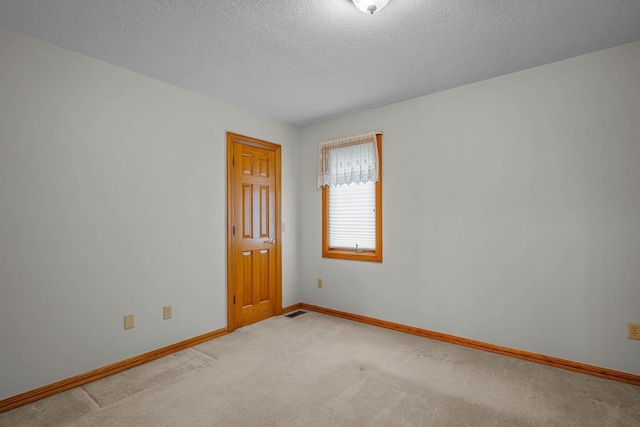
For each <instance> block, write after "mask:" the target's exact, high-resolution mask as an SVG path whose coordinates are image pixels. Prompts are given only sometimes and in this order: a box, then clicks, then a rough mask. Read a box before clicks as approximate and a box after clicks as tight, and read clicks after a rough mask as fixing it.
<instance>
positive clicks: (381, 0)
mask: <svg viewBox="0 0 640 427" xmlns="http://www.w3.org/2000/svg"><path fill="white" fill-rule="evenodd" d="M352 1H353V4H354V5H355V6H356V7H357V8H358V9H360V10H361V11H363V12H364V13H370V14H372V15H373V14H374V13H376V12H377V11H379V10H382V8H383V7H385V6H386V5H387V3H389V0H352Z"/></svg>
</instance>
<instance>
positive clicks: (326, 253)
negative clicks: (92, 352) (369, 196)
mask: <svg viewBox="0 0 640 427" xmlns="http://www.w3.org/2000/svg"><path fill="white" fill-rule="evenodd" d="M376 143H377V147H378V182H376V249H375V250H374V251H364V252H362V253H357V252H356V251H354V250H345V249H331V248H330V247H329V187H327V186H324V187H322V257H323V258H339V259H348V260H353V261H371V262H382V135H381V134H378V135H376Z"/></svg>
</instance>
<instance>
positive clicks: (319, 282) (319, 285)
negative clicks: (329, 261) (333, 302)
mask: <svg viewBox="0 0 640 427" xmlns="http://www.w3.org/2000/svg"><path fill="white" fill-rule="evenodd" d="M318 287H319V288H321V287H322V279H318Z"/></svg>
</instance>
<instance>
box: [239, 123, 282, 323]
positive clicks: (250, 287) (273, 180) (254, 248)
mask: <svg viewBox="0 0 640 427" xmlns="http://www.w3.org/2000/svg"><path fill="white" fill-rule="evenodd" d="M227 157H228V162H227V164H228V168H229V170H228V174H227V180H228V197H227V198H228V200H227V203H228V232H227V234H228V239H227V242H228V245H227V258H228V262H227V264H228V276H229V277H228V282H229V283H228V286H227V289H228V295H229V298H228V310H229V311H228V313H229V330H230V331H233V330H234V329H237V328H239V327H242V326H245V325H249V324H251V323H255V322H258V321H260V320H264V319H267V318H269V317H271V316H274V315H276V314H281V313H282V297H281V294H282V290H281V273H280V270H281V265H280V253H281V251H280V250H281V244H280V146H279V145H277V144H272V143H269V142H265V141H260V140H256V139H253V138H249V137H245V136H241V135H237V134H232V133H228V134H227Z"/></svg>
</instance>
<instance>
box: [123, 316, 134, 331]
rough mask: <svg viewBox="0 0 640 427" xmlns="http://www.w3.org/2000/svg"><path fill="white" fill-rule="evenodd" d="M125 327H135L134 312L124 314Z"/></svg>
mask: <svg viewBox="0 0 640 427" xmlns="http://www.w3.org/2000/svg"><path fill="white" fill-rule="evenodd" d="M124 328H125V329H133V314H127V315H126V316H124Z"/></svg>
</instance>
